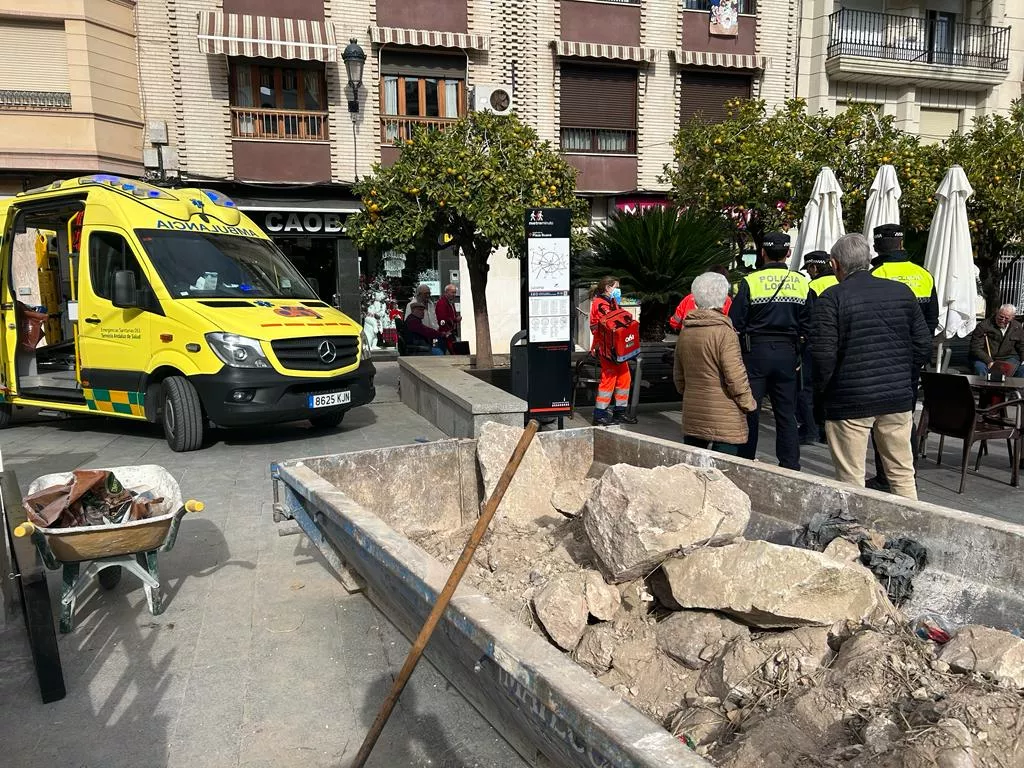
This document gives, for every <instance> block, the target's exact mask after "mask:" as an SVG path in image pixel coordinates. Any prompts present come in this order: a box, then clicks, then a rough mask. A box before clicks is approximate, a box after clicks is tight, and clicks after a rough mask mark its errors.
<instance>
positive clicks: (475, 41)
mask: <svg viewBox="0 0 1024 768" xmlns="http://www.w3.org/2000/svg"><path fill="white" fill-rule="evenodd" d="M370 40H371V41H372V42H374V43H381V44H383V43H392V44H394V45H414V46H418V47H420V48H464V49H466V50H470V51H486V50H489V49H490V47H491V38H489V37H487V36H486V35H467V34H464V33H462V32H437V31H435V30H432V29H400V28H399V27H370Z"/></svg>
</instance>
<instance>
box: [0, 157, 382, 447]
mask: <svg viewBox="0 0 1024 768" xmlns="http://www.w3.org/2000/svg"><path fill="white" fill-rule="evenodd" d="M0 265H2V272H3V273H2V277H0V317H2V327H0V426H6V425H7V424H8V423H10V420H11V412H12V408H14V407H19V406H31V407H38V408H43V409H47V410H56V411H64V412H68V413H77V414H103V415H107V416H115V417H120V418H125V419H136V420H147V421H150V422H152V423H159V424H162V425H163V430H164V434H165V436H166V437H167V442H168V444H169V445H170V446H171V448H172V449H173V450H175V451H192V450H196V449H198V448H200V447H201V446H202V444H203V439H204V435H205V434H206V432H207V430H208V428H209V427H237V426H250V425H257V424H260V425H263V424H266V425H269V424H273V423H281V422H288V421H299V420H309V421H310V422H312V423H313V425H314V426H315V427H322V428H329V427H335V426H337V425H338V424H340V423H341V420H342V418H343V417H344V415H345V412H346V411H348V410H349V409H350V408H354V407H356V406H359V405H364V404H366V403H369V402H371V401H372V400H373V398H374V384H373V379H374V374H375V369H374V367H373V363H372V362H371V361H370V360H369V359H368V357H369V355H368V354H367V353H364V351H363V344H362V343H361V335H362V329H361V328H360V326H359V325H358V324H357V323H355V322H353V321H352V320H351V319H350V318H348V317H346V316H345V315H344V314H342V313H341V312H339V311H338V310H337V309H335V308H334V307H332V306H330V305H329V304H326V303H325V302H323V301H321V300H320V299H319V298H318V297H317V295H316V293H315V292H314V291H313V289H312V288H311V287H310V286H309V284H308V283H307V281H306V280H305V279H303V277H302V276H301V275H300V274H299V272H298V271H297V270H296V269H295V267H294V266H293V265H292V264H291V263H290V262H289V261H288V259H287V258H286V257H285V256H284V254H283V253H281V251H280V250H279V249H278V248H277V246H276V245H275V244H274V243H273V242H272V241H271V240H270V239H269V238H268V237H267V236H266V235H265V234H264V233H263V232H262V231H261V230H260V229H259V227H257V226H256V225H255V224H253V223H252V221H250V220H249V219H248V218H247V217H246V216H245V215H244V214H243V213H242V212H241V211H239V210H238V208H237V207H236V206H235V204H234V203H233V202H232V201H231V200H230V199H228V198H227V197H225V196H224V195H222V194H221V193H219V192H216V191H213V190H207V189H167V188H162V187H157V186H153V185H150V184H146V183H144V182H141V181H137V180H134V179H128V178H122V177H118V176H113V175H107V174H97V175H93V176H86V177H83V178H78V179H71V180H68V181H57V182H54V183H53V184H51V185H50V186H48V187H45V188H42V189H37V190H32V191H29V192H24V193H22V194H20V195H17V196H15V197H13V198H8V199H6V200H3V201H0Z"/></svg>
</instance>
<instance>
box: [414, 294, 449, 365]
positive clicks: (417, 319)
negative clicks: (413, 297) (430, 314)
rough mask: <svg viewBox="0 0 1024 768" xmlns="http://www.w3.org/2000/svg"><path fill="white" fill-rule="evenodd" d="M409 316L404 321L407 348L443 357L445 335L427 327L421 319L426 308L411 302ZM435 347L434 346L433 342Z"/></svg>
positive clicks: (418, 303)
mask: <svg viewBox="0 0 1024 768" xmlns="http://www.w3.org/2000/svg"><path fill="white" fill-rule="evenodd" d="M409 310H410V313H409V316H408V317H407V318H406V319H405V343H406V344H407V345H408V346H409V347H413V348H418V349H421V350H423V351H426V350H427V349H429V350H430V354H432V355H443V354H444V350H445V346H446V345H445V337H446V336H447V335H448V334H447V333H443V332H441V331H435V330H434V329H433V328H431V327H430V326H429V325H427V324H426V323H425V322H424V321H423V318H424V316H425V315H426V312H427V308H426V307H425V306H424V305H423V304H421V303H420V302H419V301H413V302H412V303H411V304H410V305H409ZM435 341H436V342H437V346H436V347H435V346H434V342H435Z"/></svg>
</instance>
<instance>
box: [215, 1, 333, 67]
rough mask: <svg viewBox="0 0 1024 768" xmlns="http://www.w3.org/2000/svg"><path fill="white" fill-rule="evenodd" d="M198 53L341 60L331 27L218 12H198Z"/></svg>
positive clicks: (328, 25)
mask: <svg viewBox="0 0 1024 768" xmlns="http://www.w3.org/2000/svg"><path fill="white" fill-rule="evenodd" d="M199 50H200V51H201V52H202V53H211V54H219V53H222V54H226V55H228V56H247V57H250V58H261V59H301V60H303V61H337V60H338V42H337V40H336V39H335V37H334V26H333V25H331V24H325V23H324V22H322V21H310V20H309V19H283V18H278V17H276V16H249V15H246V14H240V13H217V12H215V11H200V12H199Z"/></svg>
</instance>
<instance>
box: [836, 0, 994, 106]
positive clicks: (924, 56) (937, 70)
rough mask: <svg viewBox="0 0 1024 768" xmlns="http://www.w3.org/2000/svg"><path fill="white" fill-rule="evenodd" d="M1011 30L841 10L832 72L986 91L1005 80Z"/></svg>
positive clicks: (874, 79) (852, 77)
mask: <svg viewBox="0 0 1024 768" xmlns="http://www.w3.org/2000/svg"><path fill="white" fill-rule="evenodd" d="M1009 56H1010V29H1009V28H1008V27H991V26H985V25H981V24H959V23H953V22H952V21H951V20H950V19H949V18H948V17H942V16H938V17H930V18H921V17H916V16H900V15H896V14H891V13H875V12H873V11H854V10H850V9H843V10H840V11H836V12H835V13H833V14H832V15H831V16H830V17H829V43H828V50H827V58H826V64H825V69H826V72H828V74H829V76H836V75H841V76H842V79H844V80H853V81H857V80H861V81H867V82H882V83H891V84H901V83H904V84H918V85H922V86H929V87H946V88H952V89H958V90H984V89H986V88H990V87H992V86H993V85H997V84H999V83H1001V82H1002V81H1003V80H1005V79H1006V77H1007V74H1008V71H1009Z"/></svg>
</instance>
